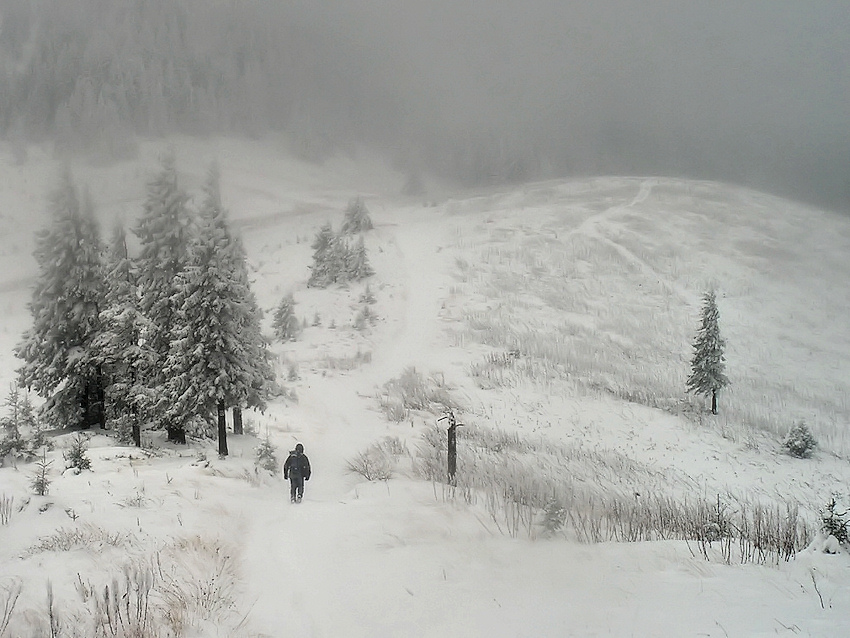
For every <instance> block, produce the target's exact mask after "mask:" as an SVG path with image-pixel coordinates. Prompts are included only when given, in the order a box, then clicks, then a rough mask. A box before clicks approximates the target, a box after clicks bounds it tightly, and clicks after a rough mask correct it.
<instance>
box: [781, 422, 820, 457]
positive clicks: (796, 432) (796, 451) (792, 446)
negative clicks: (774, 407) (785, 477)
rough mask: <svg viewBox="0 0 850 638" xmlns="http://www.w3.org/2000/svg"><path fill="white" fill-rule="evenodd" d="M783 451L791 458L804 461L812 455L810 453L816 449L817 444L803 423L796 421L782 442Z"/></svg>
mask: <svg viewBox="0 0 850 638" xmlns="http://www.w3.org/2000/svg"><path fill="white" fill-rule="evenodd" d="M783 445H784V446H785V449H786V450H787V451H788V454H790V455H791V456H796V457H797V458H798V459H806V458H809V457H810V456H811V455H812V452H813V451H814V449H815V448H816V447H817V445H818V443H817V441H816V440H815V437H814V435H812V432H811V430H809V426H808V425H806V422H805V421H797V423H795V424H794V425H792V426H791V429H789V430H788V435H787V436H786V437H785V441H784V442H783Z"/></svg>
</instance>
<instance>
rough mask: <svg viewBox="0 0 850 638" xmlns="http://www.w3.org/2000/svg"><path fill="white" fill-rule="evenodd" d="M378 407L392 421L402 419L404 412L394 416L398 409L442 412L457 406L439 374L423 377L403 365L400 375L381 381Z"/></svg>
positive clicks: (414, 369)
mask: <svg viewBox="0 0 850 638" xmlns="http://www.w3.org/2000/svg"><path fill="white" fill-rule="evenodd" d="M381 407H382V408H383V409H384V413H385V414H386V415H387V418H388V419H390V420H393V421H401V420H403V418H404V416H402V417H401V418H394V417H398V416H399V413H400V411H401V410H404V411H409V410H429V411H431V412H443V411H445V410H455V409H459V406H458V404H457V402H456V401H455V400H454V399H453V398H452V397H451V394H450V393H449V389H448V388H447V387H446V386H445V384H444V383H443V381H442V380H441V379H440V378H438V377H431V378H429V379H426V378H425V376H424V375H422V373H420V372H418V371H417V370H416V368H414V367H409V368H405V370H404V371H403V372H402V373H401V376H399V377H398V378H395V379H391V380H389V381H387V382H386V383H385V384H384V395H383V396H382V397H381ZM405 416H406V415H405Z"/></svg>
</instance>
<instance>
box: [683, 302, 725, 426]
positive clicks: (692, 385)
mask: <svg viewBox="0 0 850 638" xmlns="http://www.w3.org/2000/svg"><path fill="white" fill-rule="evenodd" d="M719 316H720V314H719V312H718V310H717V298H716V296H715V293H714V291H713V290H712V291H709V292H707V293H705V294H704V295H703V307H702V324H701V325H700V328H699V330H698V331H697V336H696V339H695V340H694V356H693V359H691V376H689V377H688V381H687V389H688V391H689V392H694V393H696V394H701V395H703V396H711V413H712V414H717V393H718V392H719V391H720V390H721V389H723V388H724V387H726V386H727V385H729V379H728V378H726V374H725V371H726V363H725V361H726V359H725V357H724V354H723V352H724V349H725V347H726V342H725V341H724V340H723V339H722V338H721V337H720V325H719V322H718V319H719Z"/></svg>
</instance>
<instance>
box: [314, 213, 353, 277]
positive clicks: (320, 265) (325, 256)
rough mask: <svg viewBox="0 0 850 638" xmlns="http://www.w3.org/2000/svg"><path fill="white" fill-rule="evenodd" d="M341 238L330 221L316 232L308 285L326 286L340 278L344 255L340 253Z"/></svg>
mask: <svg viewBox="0 0 850 638" xmlns="http://www.w3.org/2000/svg"><path fill="white" fill-rule="evenodd" d="M339 243H340V242H339V238H338V237H337V235H336V233H334V231H333V228H332V227H331V225H330V223H327V224H325V225H324V226H322V227H321V228H320V229H319V232H318V233H316V238H315V239H314V240H313V244H312V246H311V247H312V248H313V265H312V266H311V267H310V278H309V279H308V280H307V285H308V286H310V287H312V288H326V287H327V286H330V285H331V284H333V283H336V282H337V281H338V279H339V273H340V272H341V271H342V270H343V266H344V263H345V260H344V256H343V255H342V254H341V253H340V249H339Z"/></svg>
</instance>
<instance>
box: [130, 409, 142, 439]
mask: <svg viewBox="0 0 850 638" xmlns="http://www.w3.org/2000/svg"><path fill="white" fill-rule="evenodd" d="M130 433H131V434H132V436H133V443H134V444H135V446H136V447H142V426H141V424H140V423H139V410H138V408H137V407H136V406H135V405H132V406H131V407H130Z"/></svg>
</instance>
